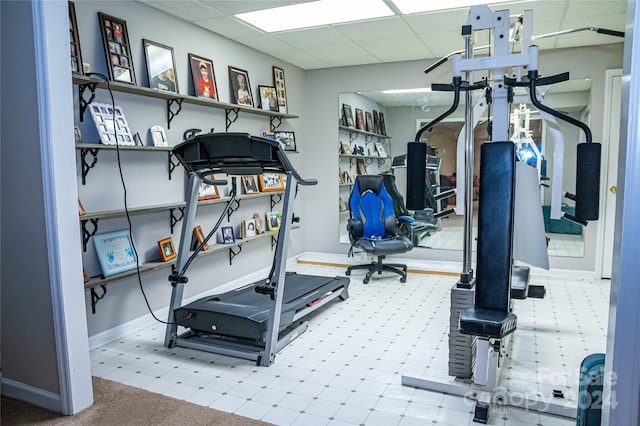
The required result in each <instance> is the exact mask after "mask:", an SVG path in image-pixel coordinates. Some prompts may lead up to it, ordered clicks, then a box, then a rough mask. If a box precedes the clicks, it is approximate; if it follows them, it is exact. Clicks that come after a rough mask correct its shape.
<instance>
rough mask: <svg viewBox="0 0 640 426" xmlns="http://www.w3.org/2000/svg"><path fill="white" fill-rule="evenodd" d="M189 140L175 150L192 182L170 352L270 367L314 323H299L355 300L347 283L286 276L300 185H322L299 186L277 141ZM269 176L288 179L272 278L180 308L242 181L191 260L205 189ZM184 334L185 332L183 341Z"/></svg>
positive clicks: (228, 136)
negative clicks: (177, 349)
mask: <svg viewBox="0 0 640 426" xmlns="http://www.w3.org/2000/svg"><path fill="white" fill-rule="evenodd" d="M186 139H187V140H186V141H184V142H183V143H181V144H179V145H177V146H175V147H174V148H173V150H172V152H173V154H174V155H175V156H176V157H177V158H178V160H179V161H180V163H181V164H182V165H183V166H184V167H185V170H187V172H188V173H189V176H190V178H189V185H188V187H187V188H188V189H187V203H186V207H185V213H184V220H183V224H182V238H181V239H180V244H179V247H178V254H177V262H176V265H175V266H174V270H173V273H172V274H171V275H170V276H169V281H170V282H171V285H172V291H171V302H170V304H169V319H168V321H167V328H166V333H165V340H164V345H165V346H166V347H168V348H171V347H174V346H181V347H185V348H192V349H197V350H202V351H206V352H213V353H218V354H222V355H228V356H234V357H238V358H244V359H249V360H253V361H256V362H257V364H258V365H260V366H269V365H271V364H272V363H273V362H274V361H275V357H276V353H278V352H279V351H280V350H281V349H282V348H284V347H285V346H286V345H288V344H289V343H291V342H292V341H293V340H294V339H296V338H297V337H298V336H300V335H301V334H302V333H304V332H305V331H306V330H307V328H308V327H309V323H308V321H303V322H300V323H297V325H296V322H297V321H300V320H301V319H302V318H303V317H304V316H306V315H307V314H309V313H311V312H313V311H314V310H316V309H318V308H320V307H322V306H324V305H326V304H327V303H329V302H331V301H332V300H335V299H338V298H339V299H340V300H346V299H347V298H348V297H349V292H348V288H349V278H347V277H339V276H336V277H324V276H315V275H303V274H297V273H288V272H286V262H287V244H288V240H289V234H290V230H291V222H292V218H293V201H294V198H295V194H296V191H297V187H298V184H300V185H315V184H316V183H317V182H316V181H315V180H313V179H303V178H301V177H300V175H299V174H298V172H297V171H296V170H295V169H294V167H293V165H292V164H291V163H290V162H289V159H288V158H287V156H286V154H285V152H284V150H283V149H282V147H281V146H280V144H278V142H276V141H272V140H269V139H264V138H259V137H256V136H251V135H249V134H247V133H208V134H202V135H195V136H194V135H193V134H191V135H190V136H188V137H187V138H186ZM267 172H270V173H282V174H285V175H286V188H285V193H284V206H283V209H282V216H281V218H282V219H281V225H280V229H279V231H278V237H277V244H276V249H275V255H274V260H273V264H272V267H271V271H270V273H269V276H268V277H267V278H266V279H264V280H261V281H258V282H254V283H250V284H247V285H245V286H242V287H240V288H238V289H235V290H231V291H228V292H226V293H222V294H214V295H212V296H206V297H203V298H201V299H198V300H196V301H194V302H192V303H189V304H188V305H185V306H181V305H182V298H183V292H184V286H185V285H186V283H187V282H188V278H187V276H186V272H187V269H188V268H189V266H190V265H191V262H192V261H193V260H194V259H195V258H196V256H197V255H198V253H199V252H200V251H201V250H202V248H203V247H204V246H205V245H206V244H207V241H209V239H210V238H211V237H212V236H213V235H215V234H216V232H217V230H218V228H219V226H220V224H221V222H222V220H223V218H224V217H225V216H226V215H227V213H228V212H229V211H230V209H231V207H232V206H233V205H234V203H235V202H236V182H235V179H236V178H235V177H232V179H233V181H232V182H233V185H232V191H231V197H230V199H229V200H228V201H227V203H226V206H225V208H224V210H223V212H222V213H221V215H220V218H219V219H218V221H217V223H216V224H215V226H214V227H213V229H212V230H211V232H210V233H209V234H208V235H207V237H206V238H205V239H204V240H203V241H202V242H200V244H198V245H197V247H196V248H195V250H194V251H193V252H192V253H190V238H189V237H190V235H191V233H192V230H193V228H194V224H195V217H196V209H197V206H198V188H199V186H200V182H201V181H204V182H206V183H208V184H210V185H226V184H227V181H226V180H215V177H213V176H214V174H216V173H220V174H221V173H225V174H227V175H259V174H262V173H267ZM212 177H213V178H212ZM178 326H182V327H185V328H187V331H185V332H184V333H182V334H178Z"/></svg>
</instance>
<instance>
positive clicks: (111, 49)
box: [98, 12, 136, 86]
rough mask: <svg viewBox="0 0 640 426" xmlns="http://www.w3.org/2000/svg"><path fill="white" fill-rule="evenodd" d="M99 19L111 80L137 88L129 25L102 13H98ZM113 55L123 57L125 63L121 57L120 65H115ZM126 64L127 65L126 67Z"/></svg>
mask: <svg viewBox="0 0 640 426" xmlns="http://www.w3.org/2000/svg"><path fill="white" fill-rule="evenodd" d="M98 19H99V21H100V30H101V32H102V44H103V47H104V53H105V56H106V59H107V68H108V70H109V78H110V79H111V80H114V81H119V82H122V83H129V84H133V85H134V86H135V85H136V74H135V72H134V70H133V58H132V57H131V48H130V46H131V45H130V43H129V33H128V32H127V23H126V22H125V21H124V20H122V19H120V18H116V17H115V16H110V15H107V14H104V13H102V12H98ZM112 53H115V54H117V55H121V56H123V57H124V59H125V60H124V61H123V60H122V57H121V58H120V59H119V61H118V62H119V64H114V63H113V62H112V59H111V54H112ZM125 63H126V65H124V64H125Z"/></svg>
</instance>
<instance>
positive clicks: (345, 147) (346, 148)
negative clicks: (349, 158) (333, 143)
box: [340, 142, 353, 155]
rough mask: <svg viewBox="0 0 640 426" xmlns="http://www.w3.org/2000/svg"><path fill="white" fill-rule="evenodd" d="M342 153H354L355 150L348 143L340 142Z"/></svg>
mask: <svg viewBox="0 0 640 426" xmlns="http://www.w3.org/2000/svg"><path fill="white" fill-rule="evenodd" d="M340 153H341V154H344V155H353V151H351V147H350V146H349V144H348V143H345V142H340Z"/></svg>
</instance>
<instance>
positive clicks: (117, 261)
mask: <svg viewBox="0 0 640 426" xmlns="http://www.w3.org/2000/svg"><path fill="white" fill-rule="evenodd" d="M93 243H94V245H95V248H96V254H97V255H98V261H99V262H100V268H101V269H102V275H103V276H104V277H108V276H110V275H114V274H118V273H121V272H125V271H129V270H131V269H135V268H136V267H137V266H140V262H139V259H137V257H136V253H135V250H134V244H135V243H134V241H133V237H132V236H131V234H130V233H129V230H128V229H122V230H119V231H113V232H105V233H102V234H96V235H94V236H93Z"/></svg>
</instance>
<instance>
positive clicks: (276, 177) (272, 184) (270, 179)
mask: <svg viewBox="0 0 640 426" xmlns="http://www.w3.org/2000/svg"><path fill="white" fill-rule="evenodd" d="M283 190H284V180H283V179H282V175H281V174H279V173H263V174H261V175H260V191H262V192H274V191H283Z"/></svg>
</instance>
